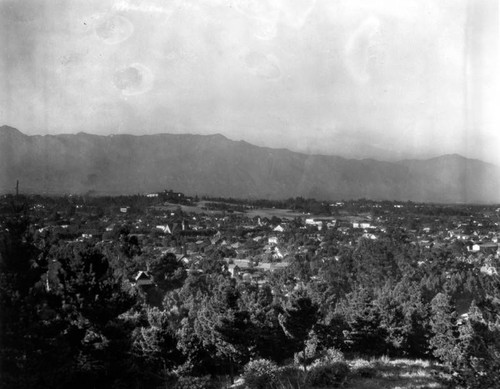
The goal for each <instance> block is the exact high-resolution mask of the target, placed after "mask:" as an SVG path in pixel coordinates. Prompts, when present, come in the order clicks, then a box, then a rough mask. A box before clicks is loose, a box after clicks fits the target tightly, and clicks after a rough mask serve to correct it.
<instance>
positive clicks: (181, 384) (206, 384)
mask: <svg viewBox="0 0 500 389" xmlns="http://www.w3.org/2000/svg"><path fill="white" fill-rule="evenodd" d="M174 388H175V389H215V384H214V383H213V381H212V380H211V379H210V376H204V377H192V376H181V377H179V379H178V380H177V383H176V384H175V386H174Z"/></svg>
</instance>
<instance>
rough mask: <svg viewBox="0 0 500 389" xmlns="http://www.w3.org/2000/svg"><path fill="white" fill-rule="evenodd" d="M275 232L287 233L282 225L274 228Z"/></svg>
mask: <svg viewBox="0 0 500 389" xmlns="http://www.w3.org/2000/svg"><path fill="white" fill-rule="evenodd" d="M273 231H274V232H283V231H285V229H284V228H283V226H282V225H281V224H280V225H278V226H276V227H274V228H273Z"/></svg>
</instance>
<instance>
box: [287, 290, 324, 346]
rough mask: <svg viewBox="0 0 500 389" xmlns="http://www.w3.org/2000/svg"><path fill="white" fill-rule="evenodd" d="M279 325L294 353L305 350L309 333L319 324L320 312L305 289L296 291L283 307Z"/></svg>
mask: <svg viewBox="0 0 500 389" xmlns="http://www.w3.org/2000/svg"><path fill="white" fill-rule="evenodd" d="M283 308H284V309H283V313H282V314H280V315H279V317H278V319H279V323H280V325H281V327H282V328H283V332H284V333H285V335H286V336H287V337H288V338H289V341H290V347H291V349H292V350H293V351H294V352H297V351H301V350H304V348H305V347H306V341H307V339H308V336H309V332H310V331H311V330H312V329H313V327H314V325H315V324H316V323H317V322H318V318H319V312H318V307H317V305H315V304H314V303H313V302H312V300H311V298H310V297H309V296H308V295H307V291H306V289H304V288H299V289H298V290H295V291H294V292H293V293H292V294H291V295H290V297H289V298H288V300H287V301H286V302H285V304H284V306H283Z"/></svg>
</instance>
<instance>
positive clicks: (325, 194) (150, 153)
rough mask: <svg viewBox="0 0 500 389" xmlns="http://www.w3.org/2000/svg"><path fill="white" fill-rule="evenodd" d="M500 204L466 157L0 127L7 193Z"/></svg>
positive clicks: (1, 187)
mask: <svg viewBox="0 0 500 389" xmlns="http://www.w3.org/2000/svg"><path fill="white" fill-rule="evenodd" d="M16 180H19V181H20V183H21V189H22V190H24V191H25V192H29V193H41V194H43V193H46V194H65V193H74V194H85V193H94V194H98V195H100V194H103V195H104V194H112V195H116V194H136V193H148V192H156V191H161V190H163V189H166V188H168V189H174V190H176V191H181V192H184V193H186V194H191V195H194V194H198V195H202V194H207V195H211V196H222V197H238V198H268V199H284V198H289V197H295V196H303V197H313V198H316V199H320V200H340V199H357V198H367V199H374V200H403V201H407V200H411V201H418V202H438V203H498V202H500V169H499V168H498V167H497V166H495V165H491V164H488V163H485V162H482V161H480V160H474V159H467V158H464V157H462V156H460V155H456V154H453V155H443V156H440V157H436V158H431V159H425V160H402V161H397V162H386V161H378V160H374V159H347V158H342V157H337V156H331V155H309V154H303V153H297V152H292V151H290V150H286V149H272V148H266V147H259V146H255V145H252V144H250V143H247V142H244V141H233V140H230V139H228V138H226V137H224V136H222V135H192V134H182V135H179V134H158V135H142V136H134V135H108V136H100V135H91V134H87V133H78V134H61V135H33V136H28V135H25V134H23V133H22V132H20V131H18V130H17V129H14V128H12V127H8V126H3V127H0V193H9V192H10V193H11V192H12V191H13V188H14V186H15V184H16Z"/></svg>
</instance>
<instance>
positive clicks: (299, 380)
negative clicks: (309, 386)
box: [273, 365, 305, 389]
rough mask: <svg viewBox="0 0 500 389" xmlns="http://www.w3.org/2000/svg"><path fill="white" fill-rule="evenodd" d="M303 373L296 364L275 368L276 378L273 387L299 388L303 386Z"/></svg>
mask: <svg viewBox="0 0 500 389" xmlns="http://www.w3.org/2000/svg"><path fill="white" fill-rule="evenodd" d="M304 383H305V374H304V372H303V371H302V370H301V369H299V368H298V367H297V366H292V365H288V366H283V367H279V368H278V369H277V370H276V380H275V385H274V386H273V388H277V389H299V388H302V387H303V386H304Z"/></svg>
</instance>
